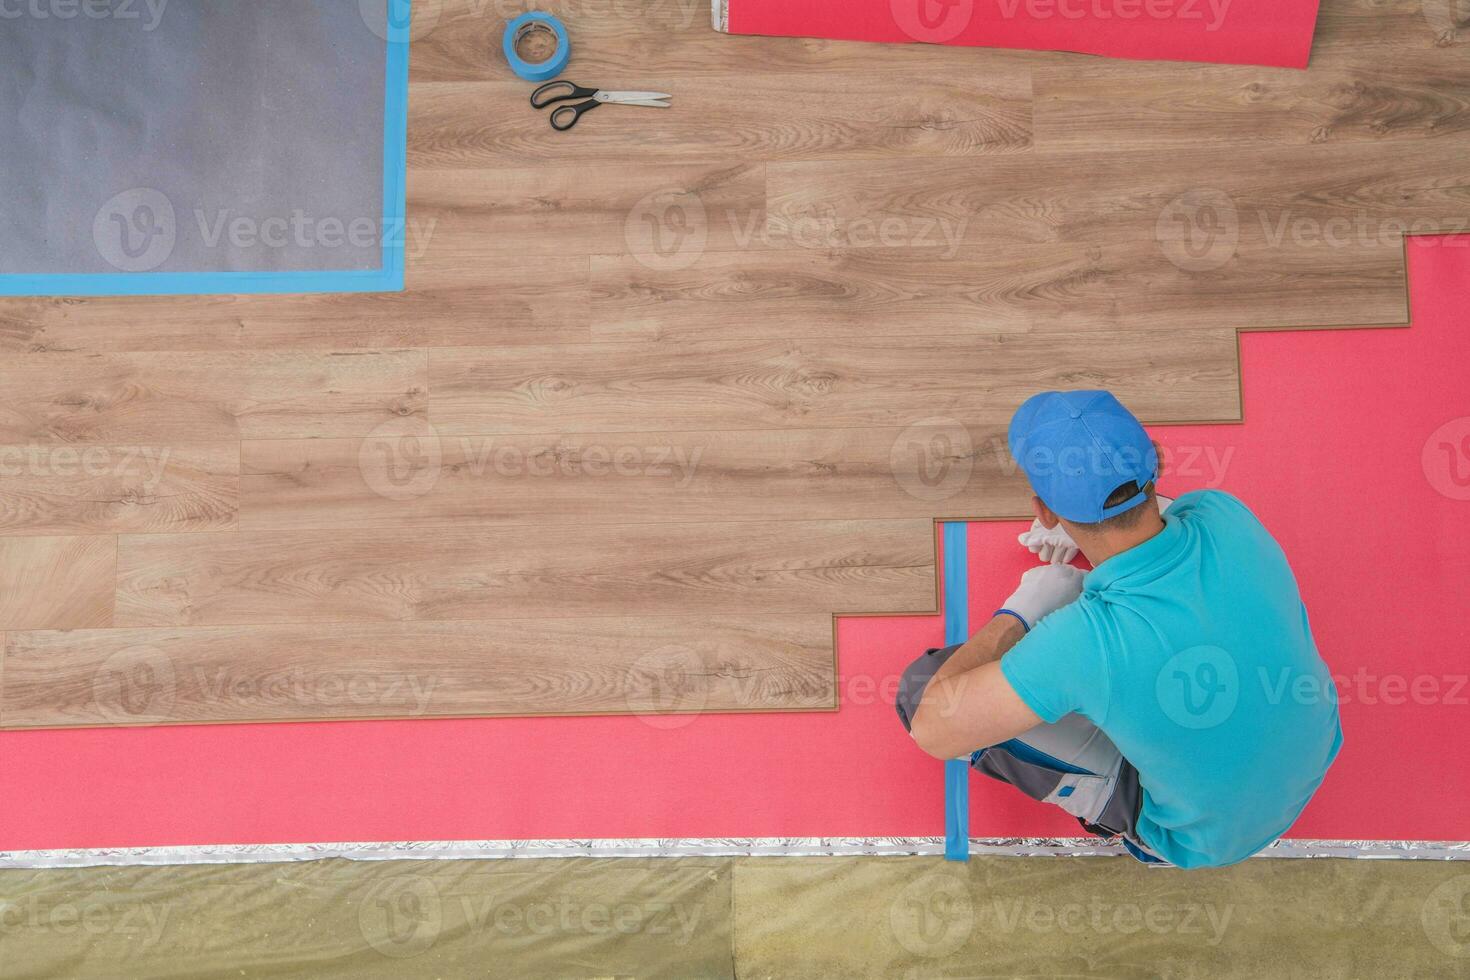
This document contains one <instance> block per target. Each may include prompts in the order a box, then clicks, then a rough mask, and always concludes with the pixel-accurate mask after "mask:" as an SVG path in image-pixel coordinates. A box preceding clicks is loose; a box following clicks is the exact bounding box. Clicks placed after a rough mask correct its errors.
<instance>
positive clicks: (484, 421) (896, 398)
mask: <svg viewBox="0 0 1470 980" xmlns="http://www.w3.org/2000/svg"><path fill="white" fill-rule="evenodd" d="M711 333H713V331H712V332H711ZM1181 334H1182V335H1181ZM1235 347H1236V340H1235V331H1233V330H1224V329H1222V330H1214V331H1207V330H1190V331H1185V332H1181V331H1178V330H1175V331H1166V330H1158V331H1144V330H1133V331H1127V330H1116V331H1101V330H1099V331H1093V332H1086V333H1069V334H1064V333H1057V332H1047V333H1037V334H1006V333H995V334H988V335H983V336H978V337H969V336H938V337H931V336H922V335H916V334H908V335H900V336H892V337H882V336H879V337H870V338H861V337H854V338H853V339H850V340H849V339H843V340H832V339H826V338H819V339H814V340H744V341H742V340H689V341H684V340H659V341H654V342H645V343H610V344H609V343H604V344H587V345H582V346H576V347H573V346H559V347H538V348H518V349H509V348H507V349H502V350H494V349H489V348H463V349H451V350H439V351H434V352H432V354H431V357H430V361H429V376H430V388H431V392H432V394H431V397H430V400H429V405H430V418H431V420H432V422H433V426H434V428H435V430H436V431H437V432H438V433H439V435H440V436H459V435H477V434H486V433H507V434H525V433H559V432H565V431H567V430H568V429H569V428H570V429H573V430H578V431H587V432H590V431H602V432H619V431H623V432H638V431H644V430H648V429H652V428H655V427H656V428H659V429H665V430H690V429H696V430H697V429H787V428H805V427H824V426H827V427H839V428H860V427H864V426H878V427H883V426H894V425H907V424H909V423H911V422H912V421H914V411H915V409H916V408H918V407H920V406H925V405H927V406H928V408H929V409H932V411H933V412H934V413H936V414H945V415H952V416H955V417H957V418H960V419H964V420H965V421H966V422H968V423H972V424H988V425H1003V424H1005V423H1006V422H1007V421H1008V420H1009V418H1010V414H1011V412H1012V411H1014V408H1015V406H1016V405H1017V404H1019V403H1020V402H1021V401H1023V400H1025V398H1026V397H1027V395H1028V394H1029V393H1030V392H1032V391H1036V390H1040V389H1045V388H1056V387H1067V386H1073V387H1076V386H1087V385H1100V384H1108V385H1111V386H1112V389H1113V390H1114V391H1115V392H1116V393H1117V394H1118V396H1119V397H1120V398H1122V399H1123V400H1124V401H1126V402H1127V403H1128V404H1130V405H1131V406H1133V408H1134V410H1135V411H1137V412H1139V413H1140V414H1142V415H1143V416H1144V417H1147V418H1150V419H1153V420H1157V421H1175V422H1187V421H1206V420H1211V419H1222V418H1237V417H1239V414H1240V378H1239V376H1238V374H1237V373H1236V370H1235V353H1234V352H1235Z"/></svg>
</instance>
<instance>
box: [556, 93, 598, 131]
mask: <svg viewBox="0 0 1470 980" xmlns="http://www.w3.org/2000/svg"><path fill="white" fill-rule="evenodd" d="M600 105H602V103H601V102H598V101H597V100H596V99H588V100H587V101H586V102H578V103H577V104H576V105H561V106H557V107H556V108H555V109H552V110H551V128H552V129H554V130H556V131H557V132H559V133H565V132H566V131H567V130H569V129H571V128H572V127H573V126H575V125H577V120H578V119H581V118H582V114H583V113H584V112H591V111H592V110H593V109H596V108H597V107H598V106H600Z"/></svg>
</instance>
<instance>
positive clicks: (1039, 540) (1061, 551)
mask: <svg viewBox="0 0 1470 980" xmlns="http://www.w3.org/2000/svg"><path fill="white" fill-rule="evenodd" d="M1157 499H1158V501H1159V513H1160V514H1162V513H1163V512H1164V511H1166V510H1168V509H1169V505H1170V504H1172V503H1173V502H1174V500H1173V498H1171V497H1158V498H1157ZM1016 540H1017V541H1019V542H1021V547H1023V548H1025V549H1026V550H1028V551H1030V552H1031V553H1032V554H1033V555H1035V556H1036V557H1038V558H1040V559H1041V560H1042V561H1044V562H1050V563H1051V564H1053V565H1065V564H1066V563H1067V562H1069V561H1071V560H1072V559H1073V558H1076V557H1077V552H1078V550H1079V549H1078V547H1077V542H1076V541H1073V540H1072V536H1071V535H1070V534H1068V533H1067V529H1066V528H1064V527H1062V526H1061V525H1060V524H1058V525H1057V526H1056V527H1053V528H1048V527H1046V526H1045V525H1044V524H1042V523H1041V521H1039V520H1035V521H1032V522H1031V529H1030V530H1029V531H1022V532H1021V534H1020V535H1019V536H1018V537H1017V538H1016Z"/></svg>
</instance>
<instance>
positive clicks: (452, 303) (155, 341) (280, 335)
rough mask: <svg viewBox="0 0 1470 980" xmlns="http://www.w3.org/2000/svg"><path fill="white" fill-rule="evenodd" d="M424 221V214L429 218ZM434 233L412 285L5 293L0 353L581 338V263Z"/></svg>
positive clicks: (584, 305) (340, 347) (416, 261)
mask: <svg viewBox="0 0 1470 980" xmlns="http://www.w3.org/2000/svg"><path fill="white" fill-rule="evenodd" d="M426 220H427V219H426ZM450 238H451V236H448V235H445V236H443V238H442V239H441V237H440V236H439V234H438V229H437V227H436V229H435V233H434V235H433V236H432V237H430V238H429V239H428V241H427V243H426V245H425V248H426V251H425V252H424V254H423V255H421V256H419V257H417V258H414V257H410V258H409V259H408V270H407V274H406V279H407V284H408V291H407V292H402V293H334V294H311V295H301V296H136V297H116V298H106V299H78V298H33V299H0V351H5V352H13V353H42V352H48V351H53V352H54V351H80V352H104V351H107V352H130V351H235V350H254V351H284V350H312V351H320V350H334V351H347V350H365V349H366V350H371V349H396V348H405V347H434V346H456V345H464V344H528V343H534V344H546V343H556V342H559V341H568V342H573V343H575V342H579V341H583V340H585V339H586V338H587V317H588V302H587V263H586V260H585V259H584V260H582V261H566V262H556V263H548V262H546V261H544V260H543V259H539V258H533V257H526V256H517V255H514V254H512V253H511V251H510V250H508V249H506V248H504V247H500V248H477V247H476V243H475V242H474V240H473V239H471V240H468V241H466V240H464V239H460V240H457V241H451V240H450Z"/></svg>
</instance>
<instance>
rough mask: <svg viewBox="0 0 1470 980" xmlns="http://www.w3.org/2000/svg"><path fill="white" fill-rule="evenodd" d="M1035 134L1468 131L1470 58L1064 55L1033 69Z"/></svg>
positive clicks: (1105, 138) (1124, 143)
mask: <svg viewBox="0 0 1470 980" xmlns="http://www.w3.org/2000/svg"><path fill="white" fill-rule="evenodd" d="M1035 78H1036V81H1035V86H1036V123H1035V129H1036V145H1037V147H1038V148H1039V149H1041V150H1045V151H1054V150H1063V151H1076V150H1083V151H1087V152H1101V151H1114V152H1116V151H1120V150H1127V151H1130V152H1136V151H1139V150H1152V149H1160V148H1171V147H1172V148H1178V149H1195V148H1198V147H1200V146H1219V147H1222V148H1223V147H1232V146H1244V145H1250V144H1281V145H1288V146H1307V145H1313V144H1320V143H1329V142H1330V143H1342V142H1373V143H1378V142H1385V141H1398V140H1417V139H1426V138H1430V137H1446V136H1452V135H1464V134H1466V133H1467V132H1470V59H1466V60H1465V62H1464V63H1463V64H1462V65H1461V66H1460V68H1459V70H1456V71H1445V70H1438V71H1435V70H1429V71H1426V70H1424V69H1423V68H1422V67H1421V66H1419V65H1415V64H1412V63H1410V64H1383V65H1374V66H1371V67H1365V68H1355V69H1338V70H1315V69H1314V70H1312V71H1307V72H1283V71H1276V70H1271V69H1262V68H1252V67H1243V66H1235V65H1201V66H1198V67H1197V68H1196V69H1195V70H1194V71H1193V72H1190V73H1188V74H1184V73H1181V72H1180V71H1179V70H1178V67H1177V66H1165V65H1162V64H1142V65H1139V64H1128V65H1127V66H1123V65H1119V64H1108V63H1103V64H1097V65H1089V66H1087V67H1086V68H1084V67H1082V66H1080V65H1066V66H1058V67H1048V68H1044V69H1039V70H1038V71H1037V72H1036V76H1035Z"/></svg>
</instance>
